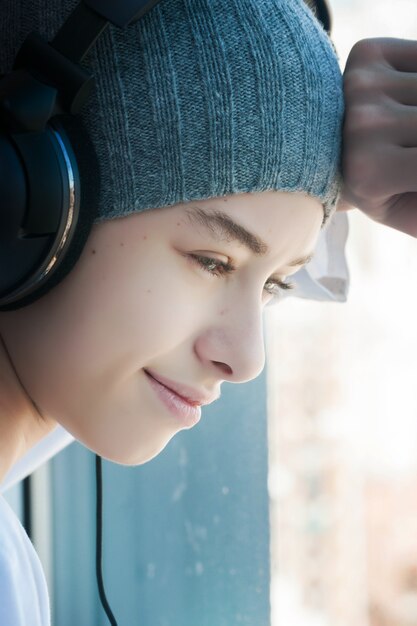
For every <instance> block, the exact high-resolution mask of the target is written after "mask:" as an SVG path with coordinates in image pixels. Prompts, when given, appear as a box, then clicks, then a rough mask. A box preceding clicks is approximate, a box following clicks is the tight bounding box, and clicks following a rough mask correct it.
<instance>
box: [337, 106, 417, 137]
mask: <svg viewBox="0 0 417 626" xmlns="http://www.w3.org/2000/svg"><path fill="white" fill-rule="evenodd" d="M344 136H345V141H347V142H350V143H355V142H363V143H365V142H367V143H369V142H374V143H376V144H377V146H376V147H378V144H380V143H384V144H389V145H391V146H396V147H402V148H414V147H416V146H417V107H413V106H405V105H402V104H397V103H396V102H394V101H391V100H387V99H382V98H380V101H379V102H376V103H373V102H371V103H368V102H360V103H359V104H358V103H354V104H352V105H351V107H350V108H349V109H347V110H346V113H345V120H344Z"/></svg>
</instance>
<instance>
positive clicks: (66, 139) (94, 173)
mask: <svg viewBox="0 0 417 626" xmlns="http://www.w3.org/2000/svg"><path fill="white" fill-rule="evenodd" d="M50 124H51V126H52V127H53V129H54V130H55V131H56V132H58V134H59V136H60V138H61V140H62V142H63V143H64V145H65V147H66V149H67V152H69V153H71V154H73V155H74V157H75V161H76V167H77V170H78V172H77V173H78V176H77V179H78V183H77V184H75V190H74V191H75V194H76V195H77V194H78V196H79V210H78V218H77V219H76V223H75V224H74V226H73V230H72V234H71V239H70V240H69V241H68V242H67V245H66V249H65V251H63V252H62V253H61V256H60V258H59V261H58V262H57V266H56V268H55V269H54V271H53V272H52V273H51V274H50V276H49V277H47V278H46V279H45V280H44V281H43V282H42V283H40V284H39V287H37V288H35V289H34V290H33V291H32V292H31V293H30V294H28V295H26V296H23V297H21V298H20V299H19V300H18V301H16V302H14V303H13V304H10V305H5V306H3V307H2V309H1V310H5V311H7V310H14V309H18V308H21V307H23V306H27V305H29V304H31V303H33V302H34V301H36V300H38V299H39V298H40V297H42V296H44V295H45V294H46V293H48V291H50V290H51V289H52V288H53V287H55V286H56V285H58V283H60V282H61V281H62V280H63V279H64V278H65V276H66V275H67V274H68V273H69V272H70V271H71V270H72V268H73V267H74V265H75V264H76V262H77V261H78V259H79V257H80V256H81V253H82V251H83V249H84V246H85V244H86V242H87V239H88V235H89V234H90V231H91V228H92V225H93V222H94V220H95V218H96V216H97V215H98V207H99V192H100V168H99V162H98V158H97V155H96V153H95V150H94V146H93V144H92V141H91V139H90V137H89V134H88V132H87V129H86V128H85V126H84V124H83V122H82V119H81V118H80V117H79V116H71V115H62V116H59V117H56V118H52V120H51V123H50ZM45 184H47V181H46V183H45Z"/></svg>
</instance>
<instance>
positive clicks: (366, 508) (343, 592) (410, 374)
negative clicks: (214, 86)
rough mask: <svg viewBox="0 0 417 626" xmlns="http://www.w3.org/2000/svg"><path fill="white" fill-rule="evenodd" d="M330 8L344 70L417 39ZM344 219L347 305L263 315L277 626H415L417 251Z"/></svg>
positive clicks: (390, 23) (369, 17)
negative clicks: (377, 45)
mask: <svg viewBox="0 0 417 626" xmlns="http://www.w3.org/2000/svg"><path fill="white" fill-rule="evenodd" d="M330 4H331V7H332V17H333V40H334V42H335V45H336V48H337V51H338V54H339V56H340V62H341V66H342V68H344V65H345V62H346V59H347V55H348V53H349V50H350V49H351V47H352V45H353V44H354V43H355V42H356V41H358V40H359V39H361V38H364V37H379V36H391V37H403V38H408V39H417V3H416V2H415V0H395V2H393V1H391V2H388V1H385V2H384V1H381V0H366V2H363V1H358V0H331V2H330ZM416 80H417V78H416ZM416 176H417V172H416ZM349 218H350V235H349V240H348V245H347V256H348V262H349V268H350V274H351V288H350V294H349V299H348V302H347V303H346V304H338V303H321V302H310V301H304V300H299V299H296V298H288V299H286V300H285V301H284V302H283V303H282V304H281V305H279V306H278V307H275V308H274V307H272V308H271V309H270V310H269V311H268V314H267V315H268V320H267V348H268V363H269V366H268V433H269V435H268V436H269V480H268V484H269V496H270V532H271V610H272V617H271V624H272V626H289V625H291V626H352V624H354V625H355V626H417V289H416V287H415V285H416V282H417V240H415V239H413V238H411V237H408V236H407V235H404V234H401V233H399V232H396V231H394V230H392V229H389V228H386V227H381V226H379V225H378V224H376V223H374V222H371V220H369V219H367V218H366V217H364V216H362V215H361V214H360V213H359V211H357V210H354V211H351V212H350V213H349ZM284 329H285V331H284ZM317 346H320V348H321V349H320V350H317Z"/></svg>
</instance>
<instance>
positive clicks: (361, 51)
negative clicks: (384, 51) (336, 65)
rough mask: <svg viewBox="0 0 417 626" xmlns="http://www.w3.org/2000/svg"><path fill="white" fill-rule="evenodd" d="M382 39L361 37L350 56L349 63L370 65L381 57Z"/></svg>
mask: <svg viewBox="0 0 417 626" xmlns="http://www.w3.org/2000/svg"><path fill="white" fill-rule="evenodd" d="M380 51H381V43H380V39H369V38H368V39H360V40H359V41H357V42H356V43H355V44H354V45H353V47H352V49H351V51H350V53H349V56H348V60H347V65H348V66H350V65H353V66H355V65H357V66H362V65H368V63H369V62H371V61H374V60H376V59H378V58H379V57H380Z"/></svg>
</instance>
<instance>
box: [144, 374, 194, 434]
mask: <svg viewBox="0 0 417 626" xmlns="http://www.w3.org/2000/svg"><path fill="white" fill-rule="evenodd" d="M144 372H145V374H146V377H147V379H148V381H149V383H150V386H151V387H152V389H153V390H154V392H155V394H156V395H157V396H158V398H159V400H161V402H162V403H163V404H164V405H165V406H166V408H167V409H168V410H169V411H170V412H171V413H172V414H173V415H174V416H175V417H176V418H177V419H178V420H179V421H180V422H181V423H182V424H183V427H184V428H192V427H193V426H195V425H196V424H197V423H198V422H199V421H200V418H201V408H200V406H199V405H196V404H191V403H190V402H188V401H187V400H186V399H185V398H183V397H182V396H180V395H179V394H177V393H175V391H173V390H172V389H170V388H169V387H167V386H166V385H163V384H162V383H161V382H159V381H158V380H156V379H155V378H153V376H152V375H151V374H150V373H149V372H147V371H146V370H144Z"/></svg>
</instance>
